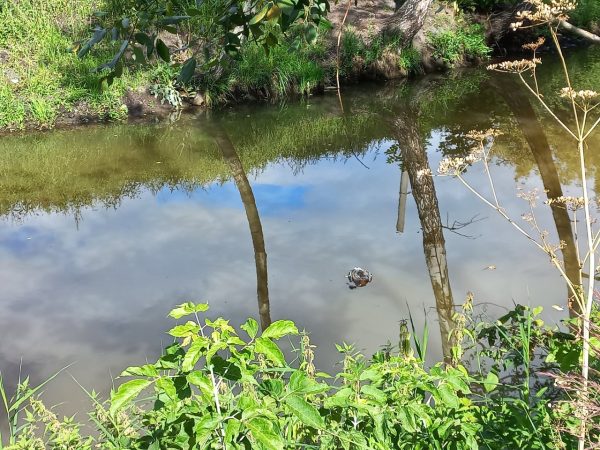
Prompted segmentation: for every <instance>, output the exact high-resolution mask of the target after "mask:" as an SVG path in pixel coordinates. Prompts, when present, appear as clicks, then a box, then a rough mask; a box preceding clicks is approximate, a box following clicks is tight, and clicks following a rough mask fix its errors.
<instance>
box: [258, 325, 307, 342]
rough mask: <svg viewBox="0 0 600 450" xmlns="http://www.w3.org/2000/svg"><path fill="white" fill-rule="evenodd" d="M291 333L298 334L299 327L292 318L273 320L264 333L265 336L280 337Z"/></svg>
mask: <svg viewBox="0 0 600 450" xmlns="http://www.w3.org/2000/svg"><path fill="white" fill-rule="evenodd" d="M289 334H298V328H296V325H294V322H292V321H291V320H278V321H276V322H273V323H272V324H271V325H269V326H268V327H267V329H266V330H265V331H263V333H262V335H261V336H262V337H263V338H269V339H280V338H282V337H283V336H287V335H289Z"/></svg>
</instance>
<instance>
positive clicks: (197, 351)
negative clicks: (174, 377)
mask: <svg viewBox="0 0 600 450" xmlns="http://www.w3.org/2000/svg"><path fill="white" fill-rule="evenodd" d="M207 346H208V340H207V339H205V338H198V339H196V340H195V341H194V342H192V345H190V348H189V349H188V351H187V352H186V354H185V356H184V357H183V362H182V364H181V370H182V371H184V372H190V371H192V370H193V369H194V366H195V365H196V363H197V362H198V360H199V359H200V357H201V356H202V351H203V350H204V349H206V348H207Z"/></svg>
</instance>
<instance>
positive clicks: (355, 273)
mask: <svg viewBox="0 0 600 450" xmlns="http://www.w3.org/2000/svg"><path fill="white" fill-rule="evenodd" d="M346 277H347V278H348V281H349V284H348V287H349V288H350V289H356V288H359V287H365V286H366V285H367V284H369V283H370V282H371V281H373V275H371V272H369V271H368V270H367V269H362V268H360V267H355V268H354V269H352V270H351V271H350V272H348V275H346Z"/></svg>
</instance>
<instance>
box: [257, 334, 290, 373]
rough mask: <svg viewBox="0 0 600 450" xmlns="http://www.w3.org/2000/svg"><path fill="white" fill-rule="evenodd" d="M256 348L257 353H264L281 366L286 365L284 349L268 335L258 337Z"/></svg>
mask: <svg viewBox="0 0 600 450" xmlns="http://www.w3.org/2000/svg"><path fill="white" fill-rule="evenodd" d="M254 350H255V351H256V352H257V353H262V354H263V355H265V356H266V357H267V359H268V360H270V361H272V362H273V363H275V364H276V365H277V366H279V367H283V366H285V358H284V356H283V353H282V351H281V350H280V349H279V347H277V344H275V342H273V341H272V340H270V339H268V338H266V337H259V338H257V339H256V344H255V346H254Z"/></svg>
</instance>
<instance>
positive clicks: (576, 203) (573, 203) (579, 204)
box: [546, 195, 584, 211]
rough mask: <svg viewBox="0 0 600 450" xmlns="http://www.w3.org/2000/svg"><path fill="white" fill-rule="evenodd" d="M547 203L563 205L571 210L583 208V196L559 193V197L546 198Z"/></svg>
mask: <svg viewBox="0 0 600 450" xmlns="http://www.w3.org/2000/svg"><path fill="white" fill-rule="evenodd" d="M546 204H547V205H563V206H566V207H567V208H569V209H570V210H571V211H575V210H576V209H580V208H583V205H584V203H583V197H571V196H567V195H561V196H560V197H554V198H549V199H548V200H546Z"/></svg>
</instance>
